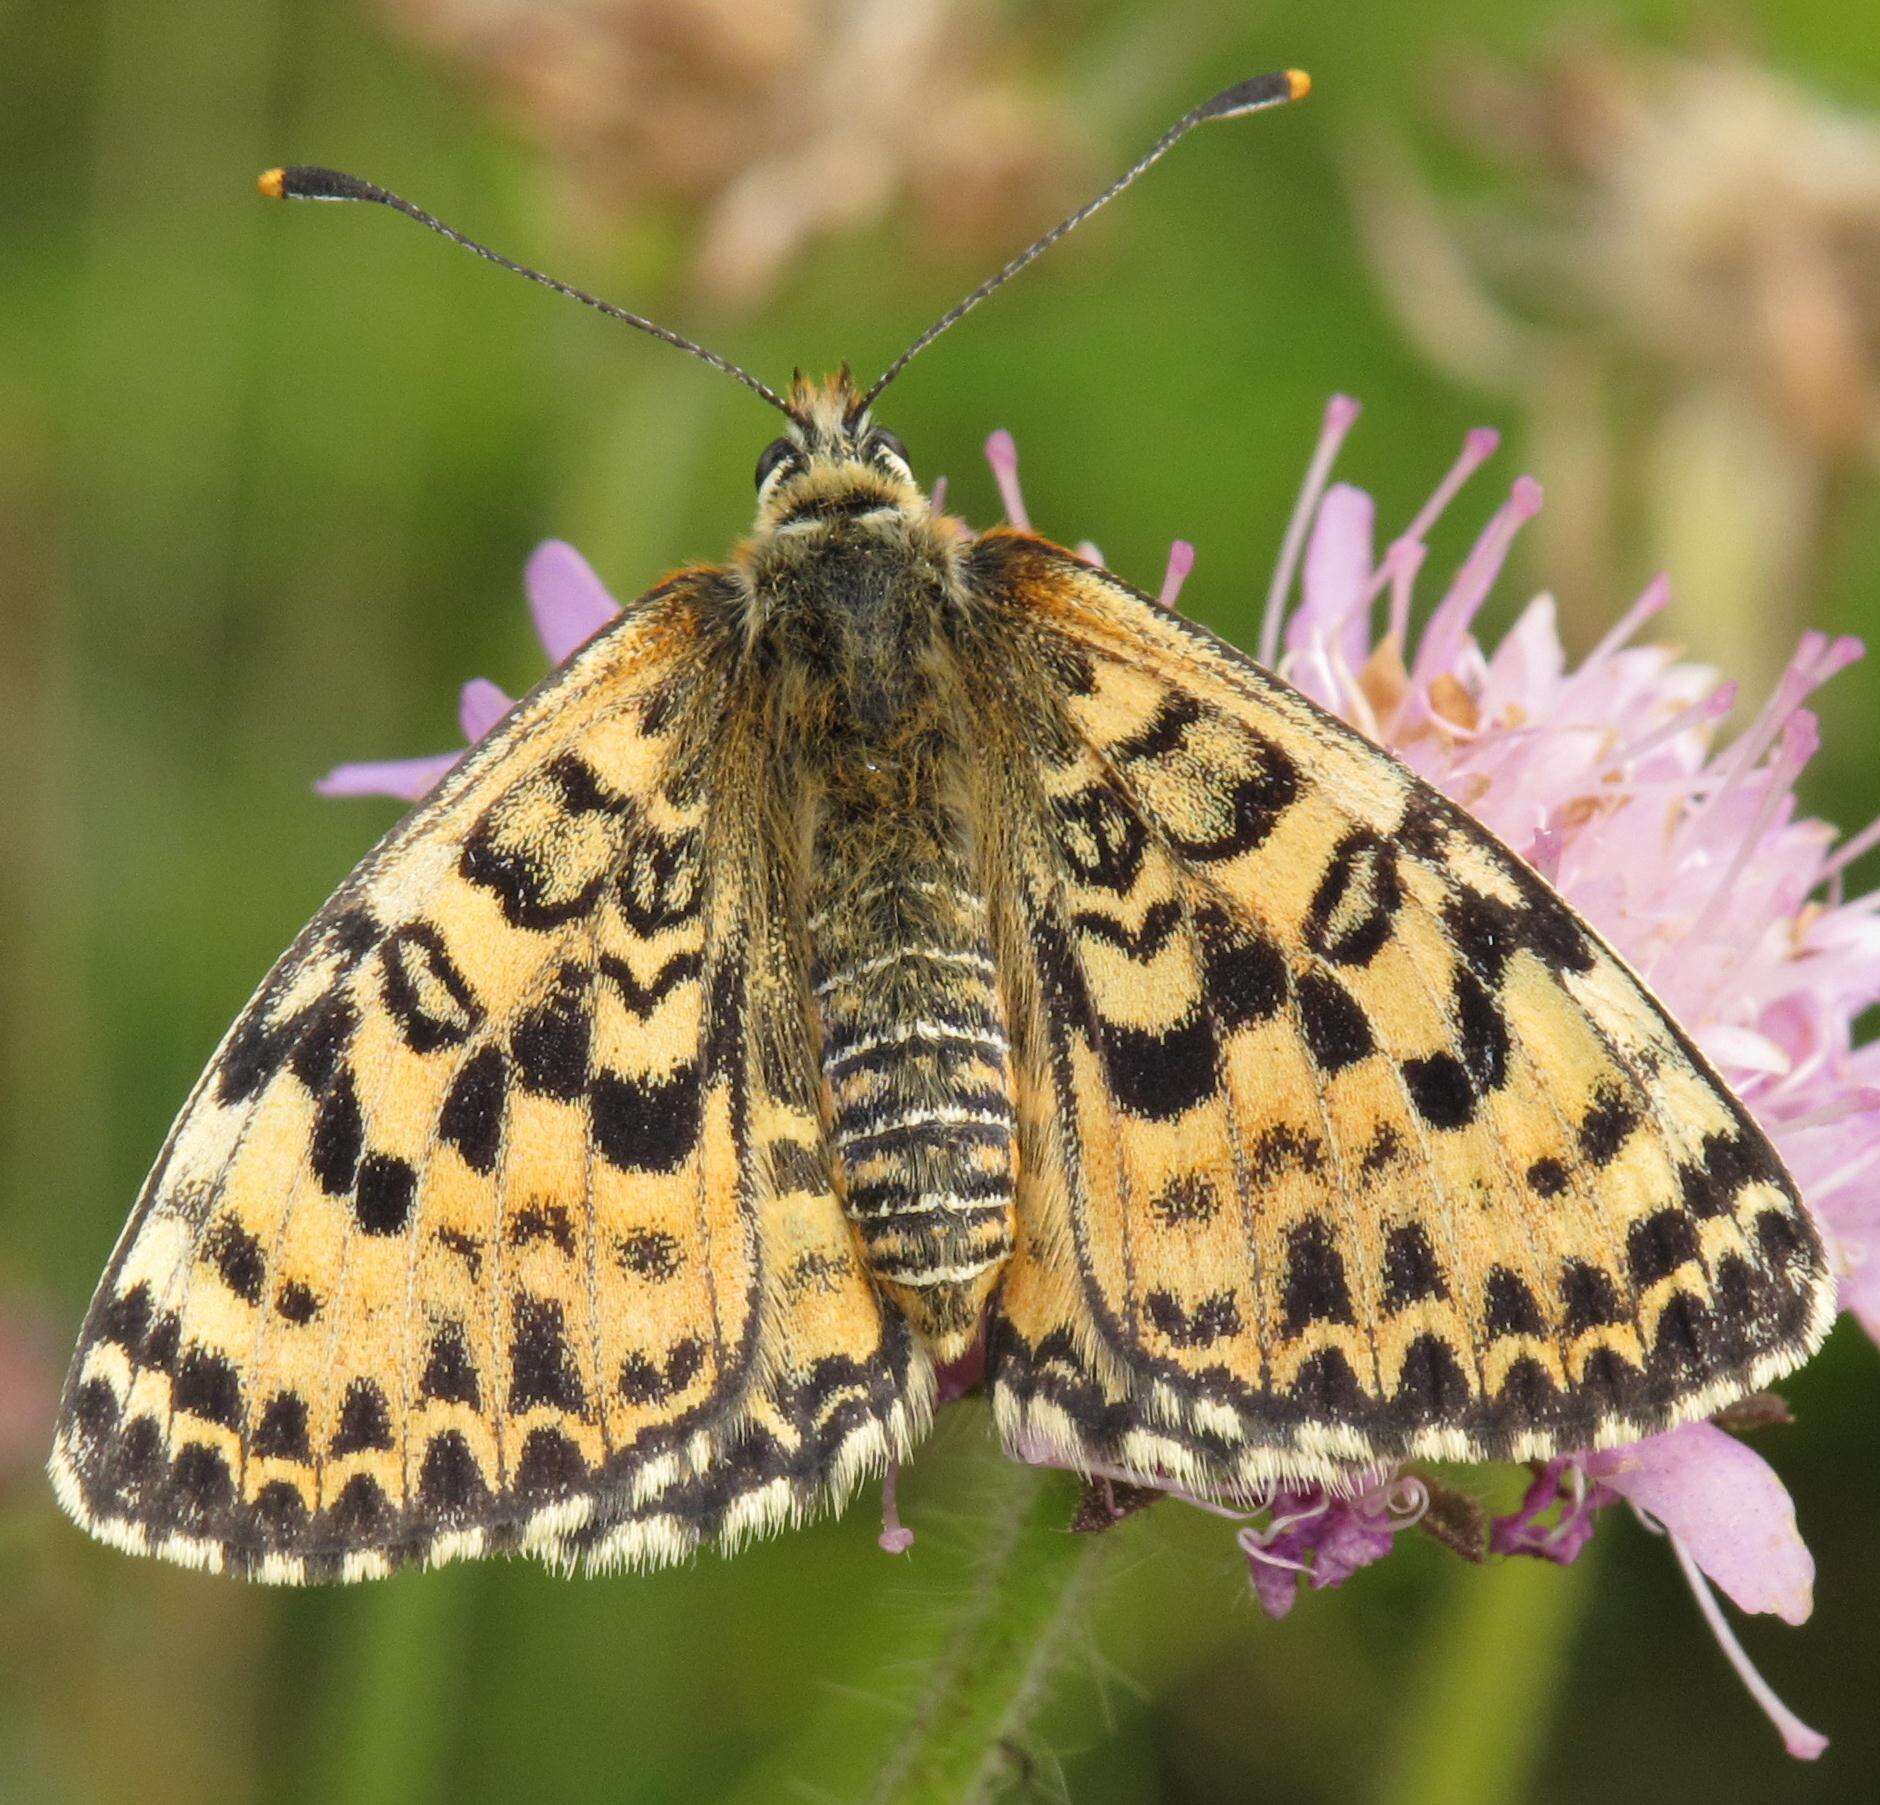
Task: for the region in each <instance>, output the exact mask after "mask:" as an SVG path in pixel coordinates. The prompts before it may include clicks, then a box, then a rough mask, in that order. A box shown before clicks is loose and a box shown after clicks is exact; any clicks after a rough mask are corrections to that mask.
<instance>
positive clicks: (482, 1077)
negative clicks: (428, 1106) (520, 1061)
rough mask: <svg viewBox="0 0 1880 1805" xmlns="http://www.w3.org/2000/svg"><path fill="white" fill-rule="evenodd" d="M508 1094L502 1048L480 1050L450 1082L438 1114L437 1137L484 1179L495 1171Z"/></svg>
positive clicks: (506, 1070)
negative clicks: (453, 1148) (504, 1107)
mask: <svg viewBox="0 0 1880 1805" xmlns="http://www.w3.org/2000/svg"><path fill="white" fill-rule="evenodd" d="M508 1095H509V1061H508V1060H507V1059H506V1058H505V1057H504V1056H503V1050H502V1048H501V1047H482V1048H479V1049H478V1050H477V1051H476V1052H475V1053H473V1054H471V1055H470V1057H469V1058H468V1059H467V1060H465V1061H464V1064H463V1067H462V1069H461V1070H460V1071H459V1072H458V1073H457V1076H456V1077H455V1078H453V1079H452V1080H451V1085H450V1089H449V1090H448V1091H447V1092H446V1093H445V1096H444V1106H443V1108H442V1109H441V1110H440V1111H439V1113H438V1118H437V1132H438V1134H439V1136H440V1137H441V1138H442V1139H443V1140H445V1141H448V1142H449V1143H450V1145H451V1146H453V1147H455V1148H456V1149H457V1151H458V1152H459V1153H460V1154H462V1155H463V1159H464V1164H465V1165H467V1166H468V1167H469V1168H470V1170H471V1171H473V1172H478V1173H481V1174H483V1175H484V1176H485V1177H487V1176H488V1175H489V1174H490V1173H491V1172H493V1171H494V1170H495V1169H496V1155H497V1152H498V1151H499V1149H500V1148H501V1146H502V1139H503V1105H504V1103H505V1101H506V1100H507V1098H508Z"/></svg>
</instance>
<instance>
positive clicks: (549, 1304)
mask: <svg viewBox="0 0 1880 1805" xmlns="http://www.w3.org/2000/svg"><path fill="white" fill-rule="evenodd" d="M510 1321H511V1328H512V1333H511V1337H510V1343H509V1408H510V1409H511V1410H532V1409H534V1408H535V1407H536V1406H537V1405H541V1404H547V1405H550V1406H552V1407H553V1408H554V1409H556V1410H563V1411H567V1412H569V1413H571V1414H578V1413H579V1412H581V1411H583V1410H585V1409H586V1408H587V1396H586V1393H585V1392H584V1391H583V1389H582V1386H581V1376H580V1374H579V1373H578V1372H577V1371H576V1370H575V1364H574V1355H573V1353H572V1352H571V1350H570V1349H569V1346H568V1335H567V1329H566V1326H565V1324H564V1322H563V1319H562V1308H561V1305H560V1304H559V1303H556V1302H555V1301H554V1300H553V1299H551V1298H545V1297H535V1296H532V1295H531V1294H530V1293H528V1292H526V1291H519V1292H517V1293H516V1295H515V1297H514V1299H513V1300H512V1301H511V1305H510Z"/></svg>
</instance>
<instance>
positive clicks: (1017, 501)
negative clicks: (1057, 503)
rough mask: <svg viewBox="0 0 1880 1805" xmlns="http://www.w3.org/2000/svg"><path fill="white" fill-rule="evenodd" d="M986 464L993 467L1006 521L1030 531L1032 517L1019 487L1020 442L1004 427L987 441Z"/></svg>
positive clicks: (994, 478) (993, 477) (994, 479)
mask: <svg viewBox="0 0 1880 1805" xmlns="http://www.w3.org/2000/svg"><path fill="white" fill-rule="evenodd" d="M986 462H987V463H988V464H990V465H991V466H992V479H993V481H994V482H996V483H997V484H998V485H999V499H1000V501H1002V502H1003V503H1004V504H1005V517H1006V519H1007V520H1009V521H1010V522H1011V523H1012V524H1013V525H1014V526H1015V527H1019V528H1021V529H1023V530H1025V531H1027V532H1028V531H1030V529H1031V516H1030V515H1029V514H1027V513H1026V512H1025V494H1024V491H1023V490H1022V489H1020V488H1019V486H1018V441H1017V440H1016V439H1014V438H1013V437H1012V435H1011V434H1010V433H1009V432H1007V431H1006V430H1005V428H1004V427H1003V426H1001V427H1000V428H999V430H998V431H997V432H995V433H993V434H992V435H991V437H990V438H988V439H987V440H986Z"/></svg>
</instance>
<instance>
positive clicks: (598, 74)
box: [384, 0, 1070, 305]
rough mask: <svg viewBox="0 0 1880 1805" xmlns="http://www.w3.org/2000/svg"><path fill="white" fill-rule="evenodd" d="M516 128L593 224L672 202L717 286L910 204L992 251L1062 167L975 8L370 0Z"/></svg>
mask: <svg viewBox="0 0 1880 1805" xmlns="http://www.w3.org/2000/svg"><path fill="white" fill-rule="evenodd" d="M384 4H385V6H386V7H387V9H388V10H389V11H390V12H391V13H392V14H393V16H394V17H395V18H397V19H398V20H399V21H400V22H401V23H403V24H404V25H406V26H407V27H408V28H409V29H410V30H411V31H412V32H413V33H414V34H415V35H417V36H418V37H419V38H421V39H422V40H423V41H425V42H426V43H428V44H430V45H432V46H433V47H435V48H436V49H437V50H438V51H439V52H440V53H441V54H443V55H445V56H447V57H449V58H450V59H451V60H452V61H453V62H455V63H456V64H457V65H458V66H459V67H461V68H464V69H466V70H468V71H469V73H470V74H471V76H472V77H473V79H475V80H476V81H478V82H479V83H480V84H481V85H482V86H484V87H485V88H486V89H487V90H488V91H489V92H490V94H491V95H492V97H493V99H494V100H495V102H496V104H497V105H498V106H499V107H500V108H501V109H502V110H503V112H504V113H505V114H506V115H507V116H508V117H509V118H511V119H513V120H514V121H515V122H516V123H517V124H519V125H520V126H521V128H522V129H523V130H524V131H525V132H528V133H529V134H530V135H532V136H533V137H535V138H536V139H537V140H538V141H539V142H540V143H541V144H542V146H543V148H544V150H545V151H546V153H547V156H548V160H549V163H550V165H551V168H552V169H553V171H554V173H555V174H556V176H557V177H558V178H559V179H560V180H561V181H562V183H563V184H564V185H565V186H566V187H567V188H568V189H569V190H570V191H571V193H572V194H573V195H574V197H575V198H576V199H577V200H578V201H580V202H582V203H584V204H585V205H586V207H587V208H588V210H589V211H591V212H592V213H593V214H594V215H595V217H596V219H597V221H598V220H607V221H614V220H617V219H618V218H619V217H620V216H621V213H622V209H623V206H625V207H626V208H629V209H631V208H632V207H633V206H634V205H635V204H636V203H637V204H638V205H639V206H641V207H643V208H646V209H648V210H651V209H655V208H658V207H660V206H662V205H670V204H671V203H674V202H678V203H680V204H681V205H682V206H683V208H684V210H685V213H686V215H687V216H688V217H692V218H698V219H700V220H701V221H702V226H701V230H700V233H699V242H698V244H697V247H696V252H695V260H694V267H695V271H696V274H697V276H698V279H699V281H700V283H701V285H702V286H703V287H704V288H705V289H706V290H707V291H708V292H709V293H710V294H711V295H713V296H714V297H715V298H716V299H718V300H720V301H728V302H733V303H737V304H742V305H749V304H751V303H754V302H757V301H760V300H762V299H763V297H764V296H765V295H766V294H767V293H769V292H770V290H771V289H772V288H773V287H774V286H775V284H776V283H777V281H778V280H779V279H780V278H781V277H782V275H783V274H784V273H785V272H786V270H787V269H788V268H789V267H790V266H791V264H793V263H794V262H795V261H797V260H798V259H799V258H800V257H801V256H802V255H803V254H804V253H805V251H806V250H808V248H809V247H810V246H811V245H813V244H814V243H815V242H816V241H817V240H819V239H822V238H825V237H827V236H829V235H830V234H832V233H835V232H839V231H845V230H854V229H857V228H860V227H863V226H867V225H870V224H872V223H874V222H875V221H877V220H879V219H881V218H883V217H884V216H886V215H887V214H889V213H890V212H891V211H900V210H905V205H906V203H910V202H911V203H912V205H913V207H914V208H916V209H917V210H918V212H919V214H920V215H921V220H922V225H923V227H924V228H925V229H924V231H923V232H922V234H921V237H922V238H923V240H925V241H928V242H932V241H934V240H936V239H937V240H939V241H940V242H942V243H943V244H957V245H961V246H964V247H969V248H972V249H974V250H976V251H982V252H983V251H985V250H989V249H991V248H992V247H994V246H997V245H1001V244H1004V243H1006V242H1007V241H1008V240H1009V238H1010V237H1011V236H1012V235H1013V233H1015V232H1016V231H1017V230H1019V229H1020V227H1021V226H1022V225H1023V223H1024V222H1025V221H1027V220H1029V219H1031V218H1033V217H1035V213H1034V211H1033V210H1035V208H1036V207H1037V205H1038V201H1039V195H1040V191H1041V190H1045V191H1049V190H1050V189H1051V188H1052V187H1054V186H1055V185H1056V183H1057V182H1058V181H1059V180H1060V179H1061V174H1062V171H1063V168H1064V165H1065V163H1066V162H1067V161H1068V160H1069V159H1068V157H1067V143H1068V141H1069V138H1070V133H1069V132H1068V130H1067V129H1066V114H1067V109H1065V108H1064V107H1063V106H1061V105H1059V104H1054V103H1053V102H1051V101H1050V100H1049V99H1048V98H1047V97H1046V96H1045V95H1044V94H1043V93H1042V92H1041V91H1040V88H1039V85H1038V84H1037V83H1036V82H1034V81H1030V80H1027V79H1025V64H1026V60H1027V58H1026V50H1027V48H1028V46H1027V43H1026V34H1025V33H1024V31H1023V30H1022V28H1015V27H1014V25H1013V23H1012V22H1011V21H1010V20H1009V19H1008V18H1007V17H1005V16H1004V9H1001V8H999V7H996V6H989V5H987V4H986V3H985V0H922V3H921V4H918V5H910V4H909V3H908V0H845V4H842V5H832V4H830V0H768V4H766V5H763V6H752V5H749V4H748V3H747V0H695V4H693V5H690V6H683V7H681V6H674V5H672V4H671V0H384Z"/></svg>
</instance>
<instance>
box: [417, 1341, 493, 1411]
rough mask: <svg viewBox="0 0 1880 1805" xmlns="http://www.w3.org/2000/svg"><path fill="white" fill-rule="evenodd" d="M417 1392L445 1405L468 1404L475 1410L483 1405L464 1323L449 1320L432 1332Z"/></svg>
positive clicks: (480, 1387)
mask: <svg viewBox="0 0 1880 1805" xmlns="http://www.w3.org/2000/svg"><path fill="white" fill-rule="evenodd" d="M418 1394H419V1396H420V1397H426V1398H435V1399H437V1400H438V1401H440V1402H442V1403H446V1404H468V1405H469V1406H470V1407H471V1408H472V1409H473V1410H474V1409H478V1408H480V1407H481V1405H482V1401H483V1388H482V1386H481V1385H480V1384H479V1383H478V1379H477V1368H476V1361H475V1360H474V1359H473V1358H472V1357H471V1354H470V1342H469V1338H468V1336H466V1335H465V1333H464V1329H463V1325H462V1324H461V1323H456V1322H447V1323H445V1324H444V1325H443V1326H442V1327H441V1328H439V1329H438V1330H437V1331H436V1333H434V1334H433V1335H432V1337H431V1345H430V1349H429V1351H428V1353H427V1355H426V1357H425V1362H424V1372H423V1374H422V1376H421V1377H420V1378H419V1380H418Z"/></svg>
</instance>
